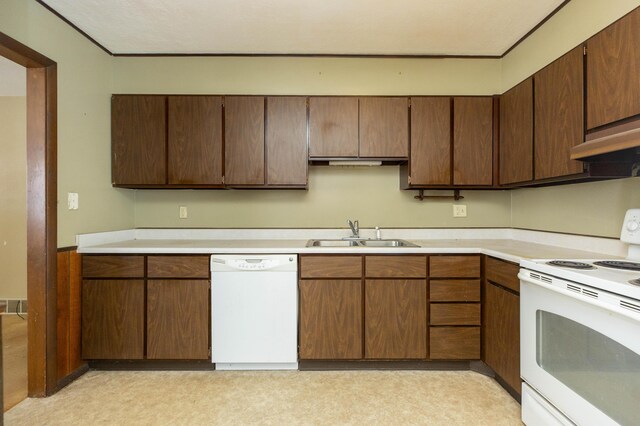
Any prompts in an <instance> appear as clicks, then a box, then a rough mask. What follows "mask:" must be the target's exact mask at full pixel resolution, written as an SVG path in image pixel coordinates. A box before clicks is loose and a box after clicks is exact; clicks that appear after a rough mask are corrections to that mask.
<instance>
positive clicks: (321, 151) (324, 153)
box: [309, 97, 358, 159]
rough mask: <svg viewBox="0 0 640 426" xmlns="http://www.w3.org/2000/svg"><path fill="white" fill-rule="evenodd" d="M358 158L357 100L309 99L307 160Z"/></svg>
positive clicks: (336, 98)
mask: <svg viewBox="0 0 640 426" xmlns="http://www.w3.org/2000/svg"><path fill="white" fill-rule="evenodd" d="M340 157H347V158H356V157H358V98H354V97H311V98H309V158H311V159H314V158H340Z"/></svg>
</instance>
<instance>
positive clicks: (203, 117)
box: [167, 96, 222, 185]
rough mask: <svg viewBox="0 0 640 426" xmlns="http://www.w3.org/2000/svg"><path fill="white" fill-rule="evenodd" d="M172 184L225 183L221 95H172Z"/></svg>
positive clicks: (170, 144)
mask: <svg viewBox="0 0 640 426" xmlns="http://www.w3.org/2000/svg"><path fill="white" fill-rule="evenodd" d="M168 109H169V114H168V115H169V128H168V135H169V138H168V145H167V147H168V154H167V155H168V167H169V183H170V184H181V185H187V184H193V185H203V184H208V185H221V184H222V97H220V96H169V99H168Z"/></svg>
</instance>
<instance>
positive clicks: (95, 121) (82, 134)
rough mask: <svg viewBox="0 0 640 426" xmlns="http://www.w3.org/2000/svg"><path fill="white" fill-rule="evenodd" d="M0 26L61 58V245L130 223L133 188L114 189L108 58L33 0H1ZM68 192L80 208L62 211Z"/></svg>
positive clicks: (59, 174)
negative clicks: (76, 196) (81, 235)
mask: <svg viewBox="0 0 640 426" xmlns="http://www.w3.org/2000/svg"><path fill="white" fill-rule="evenodd" d="M0 31H1V32H3V33H5V34H7V35H9V36H10V37H13V38H14V39H17V40H18V41H20V42H21V43H24V44H26V45H27V46H29V47H31V48H32V49H34V50H36V51H38V52H40V53H42V54H43V55H45V56H47V57H49V58H50V59H52V60H54V61H56V62H57V64H58V246H59V247H63V246H70V245H75V235H76V234H77V233H82V232H95V231H101V230H114V229H124V228H130V227H132V226H133V225H134V193H133V192H132V191H126V190H117V189H113V188H112V187H111V162H110V149H111V148H110V146H111V142H110V95H111V93H112V91H113V69H112V65H113V60H112V58H111V57H110V56H109V55H107V54H106V53H104V52H103V51H102V50H100V49H99V48H97V47H96V46H95V45H93V44H92V43H91V42H90V41H88V40H87V39H86V38H85V37H84V36H82V35H81V34H79V33H78V32H77V31H76V30H74V29H73V28H71V27H70V26H69V25H67V24H66V23H64V22H63V21H61V20H60V19H59V18H57V17H56V16H55V15H53V14H52V13H51V12H49V11H48V10H46V9H45V8H44V7H42V6H41V5H39V4H38V3H36V2H35V1H34V0H1V1H0ZM67 192H78V193H79V195H80V209H79V210H77V211H69V210H67V208H66V207H67V203H66V198H67Z"/></svg>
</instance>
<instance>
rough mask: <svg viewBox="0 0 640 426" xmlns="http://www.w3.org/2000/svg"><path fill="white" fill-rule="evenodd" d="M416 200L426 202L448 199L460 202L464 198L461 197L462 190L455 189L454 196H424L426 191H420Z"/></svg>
mask: <svg viewBox="0 0 640 426" xmlns="http://www.w3.org/2000/svg"><path fill="white" fill-rule="evenodd" d="M413 198H415V199H416V200H420V201H424V200H443V199H444V200H447V199H453V200H455V201H459V200H462V199H463V198H464V197H463V196H462V195H460V190H459V189H454V190H453V195H424V189H420V190H418V195H416V196H415V197H413Z"/></svg>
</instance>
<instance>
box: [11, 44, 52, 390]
mask: <svg viewBox="0 0 640 426" xmlns="http://www.w3.org/2000/svg"><path fill="white" fill-rule="evenodd" d="M0 55H1V56H4V57H6V58H8V59H10V60H12V61H14V62H16V63H18V64H20V65H22V66H24V67H26V68H27V298H28V299H29V317H28V325H27V335H28V343H27V345H28V349H27V351H28V360H27V364H28V367H27V369H28V394H29V396H30V397H40V396H45V395H50V394H52V393H53V392H55V389H56V371H57V362H56V357H57V356H56V355H57V354H56V351H57V327H56V299H57V298H56V292H57V210H56V209H57V72H56V63H55V62H54V61H52V60H51V59H49V58H47V57H45V56H44V55H42V54H40V53H38V52H36V51H35V50H33V49H31V48H29V47H27V46H25V45H23V44H22V43H20V42H18V41H17V40H14V39H12V38H11V37H9V36H7V35H6V34H3V33H0Z"/></svg>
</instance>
